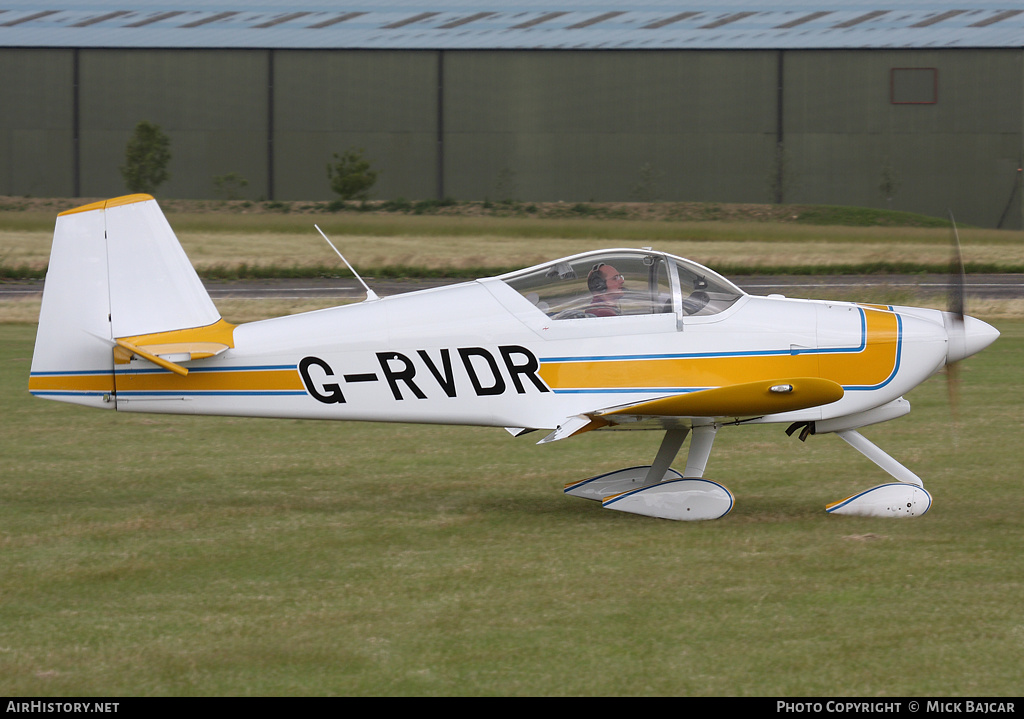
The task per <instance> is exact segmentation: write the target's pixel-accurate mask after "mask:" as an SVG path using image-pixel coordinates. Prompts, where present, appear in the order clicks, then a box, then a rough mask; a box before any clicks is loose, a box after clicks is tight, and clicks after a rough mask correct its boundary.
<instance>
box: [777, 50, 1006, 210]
mask: <svg viewBox="0 0 1024 719" xmlns="http://www.w3.org/2000/svg"><path fill="white" fill-rule="evenodd" d="M784 67H785V73H784V77H785V100H784V103H783V106H784V135H785V153H784V165H785V170H786V177H787V180H786V193H785V200H786V201H787V202H806V203H815V204H845V205H860V206H869V207H886V206H888V205H889V203H888V202H887V201H886V199H885V198H884V196H883V195H882V192H881V190H880V185H881V184H882V177H883V172H884V171H885V169H886V168H888V172H889V174H890V176H892V177H894V178H895V180H896V183H895V184H896V186H897V191H896V193H895V194H894V195H893V197H892V202H891V206H892V208H893V209H898V210H908V211H913V212H921V213H925V214H929V215H934V216H940V217H942V216H945V215H946V214H947V212H948V211H949V210H952V211H953V212H954V214H955V216H956V218H957V220H958V221H961V222H966V223H970V224H977V225H981V226H987V227H993V226H995V225H996V224H997V223H998V222H999V220H1000V218H1001V217H1002V215H1003V213H1004V211H1006V210H1007V209H1009V212H1008V217H1007V220H1006V221H1004V226H1013V227H1020V221H1021V217H1020V214H1021V209H1020V196H1019V191H1018V190H1019V188H1018V187H1017V183H1018V182H1019V177H1018V176H1019V174H1020V173H1018V172H1017V168H1018V167H1020V166H1021V165H1020V162H1021V150H1022V144H1021V138H1022V135H1021V127H1022V122H1024V118H1022V97H1021V81H1022V71H1021V70H1022V68H1021V52H1020V51H1018V50H943V51H920V50H915V51H909V50H893V51H849V52H847V51H828V52H820V51H818V52H812V51H800V52H795V51H789V52H786V53H785V57H784ZM893 68H934V70H935V75H936V77H937V90H936V93H935V97H934V100H936V101H935V102H934V103H924V104H893V103H892V101H891V97H890V81H891V74H892V73H891V71H892V69H893Z"/></svg>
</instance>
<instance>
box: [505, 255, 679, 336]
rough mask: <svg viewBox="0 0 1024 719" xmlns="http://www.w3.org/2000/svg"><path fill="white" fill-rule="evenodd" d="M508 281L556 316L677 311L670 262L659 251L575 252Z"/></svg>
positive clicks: (577, 317) (555, 317)
mask: <svg viewBox="0 0 1024 719" xmlns="http://www.w3.org/2000/svg"><path fill="white" fill-rule="evenodd" d="M505 281H506V282H507V283H508V284H509V285H510V286H511V287H512V288H513V289H515V290H516V291H518V292H519V293H520V294H522V295H523V296H524V297H526V298H527V299H528V300H530V301H531V302H533V304H535V305H536V306H537V307H538V308H539V309H540V310H542V311H543V312H544V313H545V314H547V315H548V317H551V318H553V319H556V320H564V319H580V318H584V317H619V316H624V315H649V314H658V313H662V312H672V311H673V308H672V289H671V284H670V282H669V277H668V267H667V265H666V262H665V259H664V257H662V256H661V255H657V254H645V253H642V252H636V253H607V254H602V255H590V256H588V257H586V258H570V259H569V260H563V261H561V262H556V263H554V264H551V265H548V266H546V267H543V268H541V269H535V270H532V271H530V272H527V273H524V274H521V275H519V276H516V277H512V278H506V279H505Z"/></svg>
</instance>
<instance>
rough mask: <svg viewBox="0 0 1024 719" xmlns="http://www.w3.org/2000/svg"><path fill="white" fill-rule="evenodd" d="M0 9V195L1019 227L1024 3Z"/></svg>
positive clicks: (104, 3) (78, 4)
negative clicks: (850, 218)
mask: <svg viewBox="0 0 1024 719" xmlns="http://www.w3.org/2000/svg"><path fill="white" fill-rule="evenodd" d="M338 8H340V6H336V5H333V4H327V3H309V2H306V3H302V2H300V3H285V2H282V1H281V0H250V1H249V2H246V3H236V2H230V1H227V0H224V1H214V2H205V3H180V2H175V1H174V0H113V1H111V0H53V1H52V2H51V1H50V0H44V1H43V2H38V1H35V2H31V3H29V2H6V3H0V78H2V80H0V107H2V108H3V111H2V112H0V195H33V196H79V197H102V196H110V195H117V194H121V193H123V192H124V189H125V188H124V183H123V181H122V179H121V175H120V172H119V169H118V168H119V166H120V165H121V164H122V163H123V161H124V148H125V144H126V142H127V141H128V138H129V136H130V135H131V132H132V130H133V129H134V127H135V125H136V124H137V123H138V122H139V121H141V120H148V121H150V122H154V123H156V124H158V125H160V126H161V127H162V128H163V130H164V131H165V132H166V133H167V134H168V135H169V137H170V138H171V149H172V154H173V159H172V161H171V165H170V171H171V179H170V180H169V181H168V182H167V183H166V184H165V185H164V186H162V187H161V188H160V193H161V194H162V195H165V196H168V197H187V198H204V197H214V196H216V194H215V192H216V188H215V185H214V178H215V177H218V176H224V175H227V174H229V173H236V174H237V175H239V176H241V177H244V178H245V179H246V180H247V181H248V186H247V187H246V188H245V193H246V194H247V196H249V197H250V198H252V199H260V198H263V199H279V200H292V199H308V200H324V199H331V197H332V193H331V189H330V186H329V184H328V181H327V173H326V165H327V163H328V162H329V161H330V160H331V158H332V154H333V153H336V152H341V151H343V150H345V149H347V148H350V147H357V148H363V149H364V150H365V156H366V158H367V159H369V160H370V161H371V162H372V164H373V167H374V169H377V170H379V172H380V177H379V180H378V183H377V186H376V187H375V188H374V196H375V197H376V198H381V199H384V198H397V197H403V198H407V199H411V200H415V199H424V198H438V199H440V198H444V197H452V198H456V199H460V200H471V199H476V200H480V199H487V198H489V199H492V200H502V199H515V200H521V201H550V200H564V201H567V202H576V201H584V202H585V201H619V200H630V199H636V200H666V201H668V200H671V201H675V200H688V201H716V202H750V203H761V202H793V203H815V204H842V205H861V206H873V207H887V206H888V207H891V208H893V209H899V210H908V211H913V212H921V213H926V214H931V215H936V216H943V215H945V214H946V212H947V210H948V209H952V210H953V211H954V213H955V214H956V217H957V219H958V221H961V222H964V223H970V224H975V225H980V226H985V227H1006V228H1020V227H1022V214H1024V210H1022V204H1021V197H1020V189H1021V188H1020V184H1021V174H1022V173H1021V170H1020V168H1021V163H1022V153H1024V67H1022V50H1024V2H1020V1H1019V0H1014V1H1012V2H1010V1H1005V0H1004V1H1001V2H991V1H990V0H982V1H980V2H971V3H965V2H959V0H957V1H956V2H950V1H948V0H932V1H930V2H929V1H914V2H886V1H885V0H848V1H847V2H837V3H824V2H809V1H799V0H779V1H778V2H771V3H769V2H763V1H761V2H753V1H747V0H732V1H730V2H727V3H724V4H722V3H711V2H703V3H689V2H678V1H677V2H667V1H665V0H641V1H640V2H629V3H627V2H618V3H616V2H609V1H608V0H602V1H601V2H582V1H578V0H563V1H562V2H557V3H555V2H543V1H541V0H508V2H507V3H500V4H499V3H492V2H472V1H469V0H439V1H438V2H436V3H433V4H431V3H429V2H427V3H411V2H390V1H389V0H382V1H380V2H375V3H362V4H355V5H345V6H344V7H343V8H341V9H338Z"/></svg>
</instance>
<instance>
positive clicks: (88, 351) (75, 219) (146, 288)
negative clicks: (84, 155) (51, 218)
mask: <svg viewBox="0 0 1024 719" xmlns="http://www.w3.org/2000/svg"><path fill="white" fill-rule="evenodd" d="M218 322H222V321H221V319H220V314H219V313H218V312H217V308H216V307H215V306H214V304H213V301H212V300H211V299H210V296H209V294H208V293H207V292H206V289H205V288H204V287H203V284H202V282H201V281H200V280H199V276H198V275H197V274H196V271H195V269H193V267H192V264H191V263H190V262H189V260H188V257H186V256H185V252H184V250H182V248H181V245H180V244H179V243H178V238H177V237H175V235H174V231H173V230H171V227H170V225H169V224H168V223H167V220H166V218H165V217H164V215H163V212H162V211H161V210H160V207H159V206H158V205H157V203H156V200H154V199H153V198H152V197H150V196H149V195H127V196H125V197H118V198H115V199H112V200H105V201H103V202H96V203H93V204H90V205H85V206H84V207H79V208H76V209H73V210H68V211H66V212H62V213H61V214H60V215H58V217H57V224H56V227H55V228H54V233H53V247H52V249H51V251H50V265H49V268H48V270H47V273H46V284H45V286H44V288H43V303H42V307H41V309H40V312H39V329H38V332H37V334H36V346H35V352H34V354H33V356H32V372H31V376H30V379H29V390H30V391H31V392H32V393H33V394H34V395H37V396H41V397H46V398H48V399H57V400H62V401H66V402H75V403H79V404H85V405H90V406H95V407H113V406H114V403H112V402H110V400H111V397H112V396H113V394H114V390H115V384H114V364H115V352H114V348H115V346H117V345H118V344H121V346H122V347H124V346H127V347H129V348H133V349H134V348H135V347H134V345H133V344H127V345H125V343H124V342H121V343H119V342H118V340H119V339H122V338H133V339H134V338H138V337H139V336H141V335H146V336H151V335H154V334H158V333H169V332H173V331H175V330H183V329H192V328H205V327H208V326H210V325H214V324H216V323H218ZM224 324H226V323H224ZM158 336H159V335H158ZM118 349H119V350H120V349H121V348H120V347H119V348H118ZM128 356H130V353H129V354H128ZM141 356H146V355H145V354H144V353H143V354H142V355H141ZM120 361H127V356H126V355H125V353H124V351H122V357H121V360H120Z"/></svg>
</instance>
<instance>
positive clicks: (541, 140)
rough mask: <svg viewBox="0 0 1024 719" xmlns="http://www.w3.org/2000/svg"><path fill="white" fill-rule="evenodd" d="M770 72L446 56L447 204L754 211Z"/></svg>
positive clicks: (724, 65)
mask: <svg viewBox="0 0 1024 719" xmlns="http://www.w3.org/2000/svg"><path fill="white" fill-rule="evenodd" d="M775 67H776V63H775V57H774V54H773V53H767V52H763V53H762V52H754V53H726V52H706V53H677V52H651V53H644V52H632V51H622V52H619V51H615V52H529V53H525V52H477V51H473V52H459V53H448V54H447V55H446V57H445V65H444V69H445V73H444V77H445V80H444V98H445V104H444V115H445V123H444V128H445V171H446V172H445V175H446V182H445V186H446V191H447V192H448V194H450V195H451V196H453V197H457V198H473V199H483V197H484V196H489V197H490V198H491V199H498V200H501V199H519V200H565V201H586V200H596V201H609V200H626V199H630V198H631V196H633V197H636V196H640V195H646V196H649V197H650V198H652V199H679V198H686V199H689V200H713V199H721V198H722V194H723V192H725V193H726V194H727V195H728V196H729V197H733V198H736V199H737V200H738V201H745V202H754V201H758V202H761V201H765V200H766V199H767V197H766V195H765V193H764V191H763V185H764V181H765V176H766V174H767V173H768V172H769V164H768V163H770V162H771V158H772V156H773V155H772V148H773V147H774V142H775V140H774V136H775V95H776V92H775ZM503 195H504V196H503Z"/></svg>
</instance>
